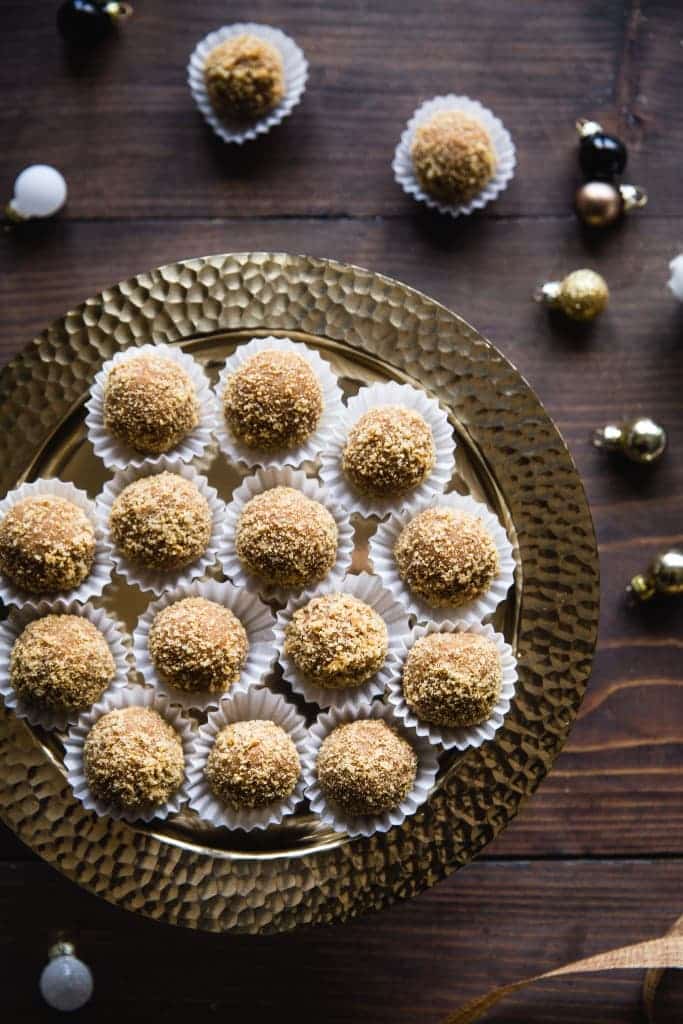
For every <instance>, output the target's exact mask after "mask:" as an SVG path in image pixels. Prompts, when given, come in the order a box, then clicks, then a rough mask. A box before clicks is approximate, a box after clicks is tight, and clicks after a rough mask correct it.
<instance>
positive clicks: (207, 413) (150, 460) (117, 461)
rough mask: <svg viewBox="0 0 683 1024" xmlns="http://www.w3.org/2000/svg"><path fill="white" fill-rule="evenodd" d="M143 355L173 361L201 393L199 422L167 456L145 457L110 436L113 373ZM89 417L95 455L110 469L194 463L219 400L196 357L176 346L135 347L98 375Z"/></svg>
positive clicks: (211, 428) (210, 431) (213, 425)
mask: <svg viewBox="0 0 683 1024" xmlns="http://www.w3.org/2000/svg"><path fill="white" fill-rule="evenodd" d="M141 355H153V356H162V357H163V358H164V359H171V360H173V362H174V363H177V364H178V365H179V366H181V367H182V368H183V369H184V370H185V371H186V373H187V374H188V375H189V376H190V378H191V379H192V382H193V384H194V386H195V390H196V393H197V402H198V405H199V423H198V424H197V426H196V427H195V428H194V430H192V431H190V433H189V434H188V435H187V436H186V437H185V438H184V439H183V440H182V441H181V442H180V443H179V444H178V445H176V447H175V448H173V449H172V451H169V452H166V453H165V454H164V455H143V454H142V453H140V452H137V451H135V449H134V448H130V447H129V446H128V445H127V444H124V442H123V441H120V440H118V439H117V438H115V437H113V436H112V434H110V433H109V431H108V430H107V428H106V427H105V424H104V392H105V386H106V383H107V377H108V376H109V373H110V371H111V370H112V369H113V368H114V367H115V366H118V365H119V363H123V362H125V361H126V360H128V359H131V358H132V359H135V358H136V357H137V356H141ZM85 407H86V409H87V410H88V414H87V416H86V417H85V426H86V430H87V432H88V440H89V441H90V443H91V445H92V446H93V450H94V452H95V455H97V457H98V458H99V459H101V460H102V462H103V463H104V464H105V466H106V467H107V468H108V469H114V470H122V469H140V467H141V466H145V465H149V466H155V465H157V464H158V463H159V462H160V461H161V460H162V459H163V458H165V459H166V460H167V461H173V462H193V461H194V460H195V459H199V458H201V456H202V455H203V454H204V452H205V450H206V448H207V446H208V445H209V444H210V442H211V438H212V435H213V432H214V430H215V429H216V426H217V423H218V416H217V411H216V401H215V398H214V394H213V391H212V390H211V384H210V382H209V379H208V377H207V376H206V374H205V373H204V370H203V369H202V367H201V366H200V365H199V363H198V362H196V360H195V359H193V358H192V356H190V355H188V354H187V353H186V352H183V351H182V349H179V348H175V347H174V346H173V345H162V344H158V345H141V346H140V347H139V348H136V347H135V346H132V347H131V348H127V349H126V350H125V351H124V352H117V353H116V355H115V356H114V357H113V359H110V360H108V362H106V363H105V364H104V366H103V367H102V369H101V370H100V371H99V373H97V374H96V375H95V380H94V382H93V386H92V388H91V391H90V398H89V399H88V401H87V402H86V403H85Z"/></svg>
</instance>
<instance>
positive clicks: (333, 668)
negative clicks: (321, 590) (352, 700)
mask: <svg viewBox="0 0 683 1024" xmlns="http://www.w3.org/2000/svg"><path fill="white" fill-rule="evenodd" d="M388 646H389V638H388V634H387V627H386V626H385V624H384V622H383V621H382V619H381V618H380V616H379V615H378V614H377V612H376V611H375V610H374V608H371V607H370V606H369V605H367V604H365V602H364V601H360V600H359V599H358V598H357V597H353V596H352V595H351V594H324V595H323V596H321V597H314V598H312V599H311V600H310V601H309V602H308V604H306V605H304V606H303V608H299V609H298V610H297V611H295V612H294V615H293V616H292V619H291V621H290V622H289V623H288V625H287V629H286V631H285V653H286V654H288V655H289V657H290V658H291V659H292V661H293V662H294V664H295V665H296V667H297V669H298V670H299V671H300V672H301V674H302V675H303V676H304V677H305V678H306V679H308V680H310V681H311V682H313V683H317V684H318V685H319V686H323V687H325V688H328V689H343V688H344V687H347V686H360V685H361V683H364V682H365V681H366V679H370V678H371V677H372V676H374V674H375V672H378V671H379V669H380V668H381V667H382V665H383V664H384V660H385V658H386V656H387V650H388Z"/></svg>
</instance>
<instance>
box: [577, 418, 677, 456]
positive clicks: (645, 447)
mask: <svg viewBox="0 0 683 1024" xmlns="http://www.w3.org/2000/svg"><path fill="white" fill-rule="evenodd" d="M593 444H594V445H595V447H596V448H601V449H604V450H605V451H607V452H620V453H621V454H622V455H625V456H626V458H627V459H630V460H631V462H638V463H640V465H649V464H650V463H652V462H656V461H657V459H659V458H660V457H661V456H662V455H663V454H664V450H665V448H666V431H665V430H664V428H663V427H660V425H659V424H658V423H655V421H654V420H651V419H650V417H649V416H637V417H636V418H635V419H631V420H625V421H624V422H623V423H607V424H606V425H605V426H604V427H600V429H599V430H596V431H595V432H594V434H593Z"/></svg>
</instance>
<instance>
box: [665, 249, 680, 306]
mask: <svg viewBox="0 0 683 1024" xmlns="http://www.w3.org/2000/svg"><path fill="white" fill-rule="evenodd" d="M669 270H670V271H671V277H670V278H669V280H668V285H669V289H670V290H671V291H672V292H673V293H674V295H675V296H676V298H677V299H678V301H679V302H683V252H682V253H681V254H680V256H676V258H675V259H673V260H671V262H670V263H669Z"/></svg>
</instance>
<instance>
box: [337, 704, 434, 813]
mask: <svg viewBox="0 0 683 1024" xmlns="http://www.w3.org/2000/svg"><path fill="white" fill-rule="evenodd" d="M416 774H417V755H416V753H415V751H414V750H413V748H412V747H411V745H410V744H409V743H408V741H407V740H405V739H403V737H402V736H399V734H398V733H397V732H396V731H395V730H394V729H392V728H391V726H389V725H387V723H386V722H384V721H382V720H381V719H366V720H361V721H358V722H351V723H349V724H348V725H340V726H338V727H337V728H336V729H335V730H334V731H333V732H331V733H330V734H329V736H327V737H326V738H325V739H324V740H323V743H322V745H321V747H320V753H319V754H318V781H319V783H320V788H321V789H322V791H323V793H324V794H325V797H326V799H327V800H329V801H330V802H331V803H333V804H338V805H339V807H341V808H342V810H343V811H345V812H346V813H347V814H382V813H384V811H389V810H391V809H392V808H393V807H397V806H398V805H399V804H400V803H401V801H402V800H403V799H404V798H405V797H406V796H407V795H408V793H409V792H410V790H411V789H412V787H413V784H414V782H415V776H416Z"/></svg>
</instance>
